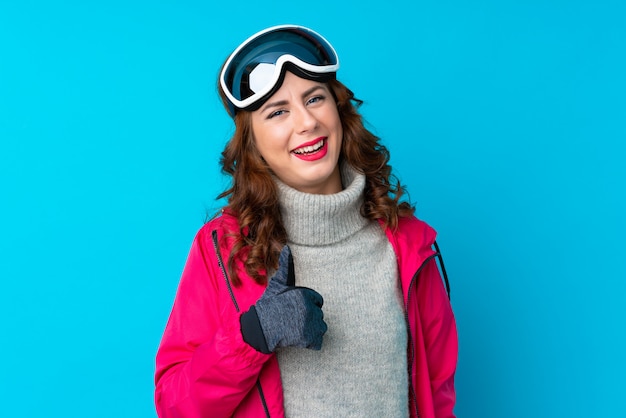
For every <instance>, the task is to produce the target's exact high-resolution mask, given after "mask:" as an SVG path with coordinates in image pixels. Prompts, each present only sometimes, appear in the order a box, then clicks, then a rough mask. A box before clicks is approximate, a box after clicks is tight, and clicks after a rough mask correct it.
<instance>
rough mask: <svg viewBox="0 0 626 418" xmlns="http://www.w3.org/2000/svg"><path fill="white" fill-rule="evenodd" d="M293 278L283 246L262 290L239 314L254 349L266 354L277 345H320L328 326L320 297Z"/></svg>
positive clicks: (287, 251)
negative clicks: (270, 275) (253, 302)
mask: <svg viewBox="0 0 626 418" xmlns="http://www.w3.org/2000/svg"><path fill="white" fill-rule="evenodd" d="M295 281H296V275H295V271H294V267H293V258H292V256H291V250H290V249H289V247H288V246H286V245H285V246H284V247H283V249H282V251H281V252H280V257H279V261H278V270H277V271H276V273H275V274H274V275H273V276H272V277H271V279H270V280H269V283H268V285H267V288H266V289H265V292H263V295H262V296H261V298H260V299H259V300H258V301H257V303H256V304H254V305H253V306H251V307H250V309H249V310H248V311H247V312H246V313H244V314H243V315H241V319H240V322H241V334H242V336H243V340H244V341H245V342H247V343H248V344H250V345H251V346H252V347H254V348H255V349H256V350H257V351H260V352H262V353H266V354H270V353H272V352H274V350H275V349H276V348H277V347H301V348H311V349H313V350H320V349H321V348H322V337H323V335H324V333H325V332H326V330H327V329H328V327H327V325H326V323H325V322H324V313H323V312H322V304H323V303H324V300H323V298H322V296H321V295H320V294H319V293H317V292H316V291H315V290H313V289H309V288H308V287H300V286H295Z"/></svg>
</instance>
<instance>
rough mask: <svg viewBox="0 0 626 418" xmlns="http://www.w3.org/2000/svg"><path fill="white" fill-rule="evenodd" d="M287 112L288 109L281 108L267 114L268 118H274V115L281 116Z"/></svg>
mask: <svg viewBox="0 0 626 418" xmlns="http://www.w3.org/2000/svg"><path fill="white" fill-rule="evenodd" d="M286 112H287V111H286V110H284V109H280V110H277V111H275V112H272V113H270V114H269V115H267V118H268V119H272V118H273V117H275V116H280V115H282V114H284V113H286Z"/></svg>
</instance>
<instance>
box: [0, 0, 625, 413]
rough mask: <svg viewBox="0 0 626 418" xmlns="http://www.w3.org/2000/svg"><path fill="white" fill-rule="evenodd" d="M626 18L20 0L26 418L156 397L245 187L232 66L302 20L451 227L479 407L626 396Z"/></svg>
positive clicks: (21, 345)
mask: <svg viewBox="0 0 626 418" xmlns="http://www.w3.org/2000/svg"><path fill="white" fill-rule="evenodd" d="M230 5H234V6H235V7H229V6H230ZM625 22H626V7H625V6H624V3H623V2H619V1H605V0H598V1H550V0H548V1H546V0H542V1H539V0H530V1H529V0H518V1H511V0H506V1H495V0H492V1H487V0H477V1H472V2H469V1H468V2H463V1H454V0H443V1H441V0H439V1H421V2H412V1H404V2H354V3H350V2H337V1H332V2H326V1H319V2H316V3H314V4H313V3H308V2H301V3H284V2H280V3H273V2H260V1H240V2H237V4H236V5H235V3H232V2H224V3H220V4H219V5H214V4H210V2H201V1H176V2H174V1H165V0H163V1H131V2H122V1H119V0H114V1H108V2H82V1H63V2H43V1H28V0H27V1H20V2H17V1H15V2H9V1H3V2H1V3H0V179H1V183H0V199H1V205H0V215H1V216H0V236H1V239H0V278H1V285H0V286H1V287H0V321H1V324H0V325H1V327H2V333H1V334H2V339H1V343H0V359H2V367H0V405H2V407H1V408H0V409H1V412H0V415H2V416H6V417H18V416H19V417H68V418H70V417H112V416H115V417H135V418H136V417H155V413H154V407H153V400H152V391H153V383H152V375H153V371H154V354H155V351H156V349H157V346H158V343H159V339H160V336H161V332H162V330H163V327H164V326H165V322H166V320H167V316H168V314H169V309H170V307H171V303H172V301H173V298H174V293H175V291H176V286H177V282H178V279H179V276H180V273H181V270H182V267H183V264H184V261H185V258H186V255H187V251H188V249H189V245H190V243H191V240H192V238H193V236H194V234H195V231H196V230H197V229H198V228H199V227H200V226H201V225H202V223H203V221H204V219H205V217H206V214H207V213H209V214H210V213H213V211H215V210H216V209H217V208H218V207H219V202H217V201H215V196H216V195H217V194H218V193H219V192H220V191H221V190H223V188H224V187H225V186H226V184H227V182H226V181H225V180H224V179H223V178H222V177H221V175H220V172H219V169H218V158H219V152H220V151H221V149H222V147H223V146H224V144H225V142H226V141H227V140H228V138H229V136H230V134H231V133H232V125H231V121H230V120H229V119H228V117H227V116H226V114H225V112H224V111H223V110H222V109H221V106H220V103H219V101H218V99H217V95H216V93H215V80H216V76H217V70H218V67H219V65H220V64H221V62H222V61H223V60H224V59H225V57H226V56H227V54H228V53H229V52H230V51H231V50H232V49H233V48H234V47H235V46H236V45H238V43H239V42H240V41H242V40H243V39H245V38H246V37H247V36H249V35H250V34H252V33H254V32H256V31H257V30H260V29H262V28H264V27H267V26H270V25H274V24H280V23H299V24H304V25H307V26H310V27H312V28H314V29H316V30H318V31H319V32H321V33H322V34H324V35H325V36H326V37H327V38H328V39H329V40H330V41H331V42H332V43H333V44H334V46H335V47H336V49H337V50H338V52H339V54H340V57H341V60H342V69H341V70H340V79H342V80H343V81H344V82H345V83H346V84H347V85H348V86H349V87H351V88H352V89H353V90H354V91H355V92H356V94H357V96H358V97H360V98H362V99H364V100H365V101H366V103H365V105H364V106H363V107H362V111H363V113H364V115H365V117H366V119H367V121H368V123H369V124H370V125H371V127H372V129H373V130H374V132H376V133H377V134H378V135H379V136H381V137H382V138H383V140H384V143H385V144H386V145H387V146H388V147H389V148H390V150H391V153H392V164H393V166H394V169H395V171H396V173H397V175H398V176H399V177H400V178H401V180H402V181H403V182H404V183H405V184H407V185H408V187H409V190H410V193H411V198H412V201H413V203H415V204H416V205H417V213H418V215H419V216H420V217H421V218H423V219H425V220H427V221H428V222H429V223H431V224H432V225H434V226H435V227H436V229H437V230H438V231H439V234H440V237H439V241H440V244H441V246H442V248H443V251H444V254H445V260H446V262H447V267H448V270H449V274H450V277H451V281H452V286H453V294H452V300H453V307H454V310H455V313H456V315H457V320H458V326H459V336H460V359H459V360H460V361H459V367H458V374H457V390H458V403H457V409H456V411H457V414H458V415H459V416H463V417H494V418H496V417H498V418H499V417H526V416H533V417H603V416H626V413H625V412H624V406H623V396H624V393H625V392H626V382H625V379H626V362H625V360H624V353H625V352H626V344H625V342H624V335H625V326H624V319H625V308H624V305H625V302H626V301H625V300H624V299H625V298H624V294H625V290H626V289H625V285H624V282H625V280H624V279H625V278H626V261H625V260H626V244H625V241H624V240H625V238H624V237H625V236H626V235H625V234H626V223H625V221H624V213H626V203H625V200H626V199H625V189H626V187H625V184H624V183H625V181H624V180H625V178H626V168H625V167H626V164H624V161H623V160H624V157H626V149H625V145H624V143H625V140H626V128H625V123H624V122H625V120H626V77H625V74H626V24H625Z"/></svg>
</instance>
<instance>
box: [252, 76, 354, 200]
mask: <svg viewBox="0 0 626 418" xmlns="http://www.w3.org/2000/svg"><path fill="white" fill-rule="evenodd" d="M251 116H252V132H253V134H254V140H255V143H256V147H257V149H258V150H259V152H260V153H261V156H263V159H265V161H266V162H267V164H268V165H269V167H270V168H271V169H272V171H273V172H274V174H275V175H276V176H277V177H278V178H279V179H280V180H281V181H282V182H283V183H285V184H287V185H288V186H291V187H293V188H294V189H296V190H299V191H302V192H306V193H315V194H331V193H337V192H339V191H341V189H342V186H341V175H340V173H339V167H338V161H339V153H340V151H341V141H342V138H343V130H342V128H341V120H340V119H339V113H338V112H337V105H336V104H335V100H334V98H333V96H332V94H331V92H330V90H329V88H328V86H327V85H326V84H323V83H318V82H315V81H311V80H306V79H304V78H300V77H298V76H296V75H294V74H293V73H290V72H287V73H286V74H285V80H284V81H283V84H282V86H281V87H280V89H279V90H278V91H276V93H274V95H273V96H272V97H270V98H269V99H268V100H267V101H266V102H265V103H264V104H263V105H262V106H261V107H260V108H259V109H258V110H255V111H254V112H252V115H251Z"/></svg>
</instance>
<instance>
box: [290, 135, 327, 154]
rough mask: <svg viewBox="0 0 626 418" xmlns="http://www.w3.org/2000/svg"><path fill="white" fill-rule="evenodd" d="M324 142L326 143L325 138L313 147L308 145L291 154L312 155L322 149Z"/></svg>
mask: <svg viewBox="0 0 626 418" xmlns="http://www.w3.org/2000/svg"><path fill="white" fill-rule="evenodd" d="M325 142H326V138H323V139H321V140H320V141H319V142H316V143H315V144H313V145H309V146H306V147H302V148H297V149H295V150H293V151H291V152H293V153H294V154H298V155H309V154H314V153H316V152H317V151H319V150H321V149H322V148H323V147H324V143H325Z"/></svg>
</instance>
